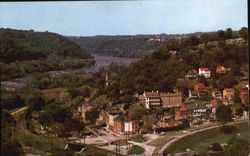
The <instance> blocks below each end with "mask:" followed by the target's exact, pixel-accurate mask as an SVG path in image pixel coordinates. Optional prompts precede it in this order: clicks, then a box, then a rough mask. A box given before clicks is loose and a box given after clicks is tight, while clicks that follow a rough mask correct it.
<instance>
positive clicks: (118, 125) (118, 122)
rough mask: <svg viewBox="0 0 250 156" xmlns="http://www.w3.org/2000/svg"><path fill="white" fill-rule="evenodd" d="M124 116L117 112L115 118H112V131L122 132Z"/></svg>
mask: <svg viewBox="0 0 250 156" xmlns="http://www.w3.org/2000/svg"><path fill="white" fill-rule="evenodd" d="M123 121H124V116H123V115H121V114H119V115H118V116H117V117H116V118H114V126H113V132H115V133H117V134H123V130H124V123H123Z"/></svg>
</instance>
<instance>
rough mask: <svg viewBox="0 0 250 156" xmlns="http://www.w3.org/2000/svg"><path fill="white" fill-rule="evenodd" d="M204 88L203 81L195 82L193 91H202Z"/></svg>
mask: <svg viewBox="0 0 250 156" xmlns="http://www.w3.org/2000/svg"><path fill="white" fill-rule="evenodd" d="M204 89H205V85H204V84H203V83H196V84H194V91H196V92H202V91H204Z"/></svg>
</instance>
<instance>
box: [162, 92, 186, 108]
mask: <svg viewBox="0 0 250 156" xmlns="http://www.w3.org/2000/svg"><path fill="white" fill-rule="evenodd" d="M160 98H161V103H162V107H163V108H168V107H180V106H181V104H182V95H181V93H160Z"/></svg>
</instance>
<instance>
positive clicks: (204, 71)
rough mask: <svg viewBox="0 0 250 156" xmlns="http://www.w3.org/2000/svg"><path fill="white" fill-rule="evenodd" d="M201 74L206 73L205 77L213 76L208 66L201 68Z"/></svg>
mask: <svg viewBox="0 0 250 156" xmlns="http://www.w3.org/2000/svg"><path fill="white" fill-rule="evenodd" d="M199 75H204V76H205V78H210V77H211V71H210V69H208V68H199Z"/></svg>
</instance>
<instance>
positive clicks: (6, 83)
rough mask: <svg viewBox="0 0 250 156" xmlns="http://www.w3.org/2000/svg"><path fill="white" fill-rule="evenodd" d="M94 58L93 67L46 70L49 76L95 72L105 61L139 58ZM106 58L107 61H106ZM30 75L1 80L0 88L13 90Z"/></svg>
mask: <svg viewBox="0 0 250 156" xmlns="http://www.w3.org/2000/svg"><path fill="white" fill-rule="evenodd" d="M92 56H94V57H95V59H96V64H95V66H93V67H88V68H80V69H73V70H64V71H49V72H47V73H48V74H49V75H50V76H51V77H57V76H60V75H62V74H68V73H77V72H82V71H85V72H87V73H89V72H92V73H95V72H97V71H99V69H100V68H103V67H104V68H105V67H107V63H108V64H110V63H118V64H123V65H125V66H128V65H129V64H130V63H132V62H136V61H138V60H139V59H140V58H120V57H112V56H98V55H92ZM106 60H108V61H106ZM30 79H31V76H25V77H21V78H16V79H13V80H10V81H3V82H1V90H15V89H16V88H18V87H20V86H22V85H23V84H24V82H25V81H27V80H30Z"/></svg>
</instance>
